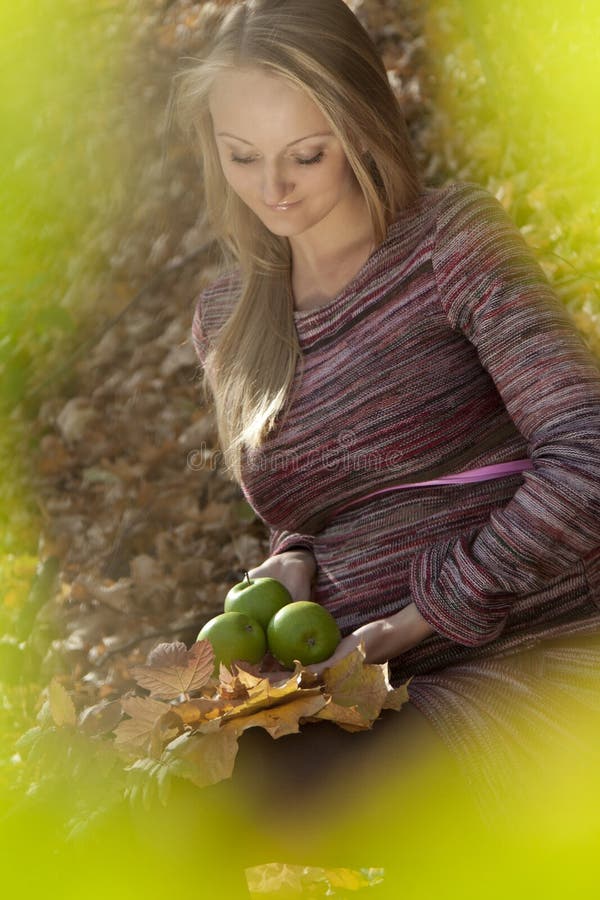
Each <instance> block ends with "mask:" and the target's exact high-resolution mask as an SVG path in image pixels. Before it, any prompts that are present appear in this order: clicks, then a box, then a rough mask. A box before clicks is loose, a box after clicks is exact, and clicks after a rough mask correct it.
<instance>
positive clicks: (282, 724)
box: [226, 692, 327, 738]
mask: <svg viewBox="0 0 600 900" xmlns="http://www.w3.org/2000/svg"><path fill="white" fill-rule="evenodd" d="M326 703H327V698H326V697H324V696H323V694H321V693H318V694H315V693H312V692H311V694H310V696H308V697H302V696H299V697H295V698H294V699H293V700H291V701H290V702H289V703H282V704H280V705H279V706H272V707H268V708H266V709H259V710H258V711H257V712H252V713H249V714H247V715H238V716H236V718H235V719H232V720H231V721H230V722H228V723H227V725H226V728H232V729H233V730H235V732H236V733H237V734H241V733H242V732H243V731H245V730H246V729H247V728H256V727H260V728H264V729H265V731H268V732H269V734H270V735H271V737H272V738H280V737H283V736H284V735H286V734H296V733H297V732H299V731H300V720H301V719H306V718H309V717H314V716H315V715H316V714H317V713H318V712H319V710H320V709H321V708H322V707H323V706H324V705H325V704H326Z"/></svg>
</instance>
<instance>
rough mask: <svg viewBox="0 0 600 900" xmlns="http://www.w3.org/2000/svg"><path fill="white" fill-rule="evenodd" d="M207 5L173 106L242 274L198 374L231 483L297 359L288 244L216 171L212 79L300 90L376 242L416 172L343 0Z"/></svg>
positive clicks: (415, 187)
mask: <svg viewBox="0 0 600 900" xmlns="http://www.w3.org/2000/svg"><path fill="white" fill-rule="evenodd" d="M209 6H210V10H208V14H209V18H210V28H209V40H208V41H207V43H208V47H207V49H206V51H205V52H204V51H203V52H201V54H200V58H194V60H193V64H192V65H191V66H189V67H187V68H185V69H183V70H181V71H180V72H178V73H177V75H176V76H175V82H176V85H175V87H176V90H175V92H174V109H175V114H176V117H177V120H178V122H179V124H180V126H181V127H182V129H183V130H184V132H185V133H186V134H187V136H188V137H189V138H190V139H191V141H192V144H193V146H194V147H195V149H196V150H197V152H198V155H199V157H200V160H201V166H202V173H203V181H204V192H205V202H206V214H207V218H208V221H209V223H210V225H211V227H212V229H213V232H214V235H215V238H216V240H217V242H218V245H219V246H220V248H221V251H222V257H223V263H224V267H228V266H231V264H232V263H233V264H235V265H236V266H237V267H238V268H239V273H240V276H241V293H240V295H239V297H238V298H237V299H235V303H232V312H231V314H230V315H229V317H228V319H227V321H226V322H225V323H224V325H223V327H222V328H221V329H220V330H219V333H218V336H217V337H216V339H215V340H214V343H213V345H212V346H211V349H210V352H209V354H208V357H207V359H206V361H205V375H204V388H205V392H206V394H207V396H208V395H209V393H210V395H212V398H213V400H214V407H215V414H216V421H217V429H218V434H219V442H220V444H221V449H222V451H223V457H224V462H225V466H226V469H227V473H228V475H229V476H230V477H232V478H233V479H234V480H235V481H237V482H238V483H241V479H242V454H243V452H244V449H256V448H258V447H260V446H261V444H262V443H263V442H264V440H265V438H266V436H267V435H268V433H269V432H270V431H271V430H272V429H273V428H274V426H275V423H276V419H277V418H278V416H279V414H280V413H282V412H284V408H285V405H286V401H287V400H289V399H290V398H289V394H290V388H291V385H292V383H293V380H294V377H295V373H296V368H297V365H298V364H300V366H301V367H302V364H303V360H302V354H301V350H300V346H299V343H298V338H297V334H296V330H295V325H294V309H293V296H292V288H291V275H290V273H291V250H290V245H289V240H288V239H287V238H286V237H280V236H279V235H275V234H273V233H272V232H271V231H269V230H268V229H267V227H266V226H265V225H264V224H263V223H262V222H261V221H260V219H259V218H258V217H257V216H256V215H255V214H254V212H252V210H250V209H249V208H248V207H247V206H246V205H245V204H244V203H243V202H242V201H241V200H240V199H239V197H238V196H237V194H236V193H235V192H234V191H233V190H232V189H231V187H230V186H229V183H228V182H227V180H226V179H225V176H224V175H223V171H222V168H221V164H220V160H219V155H218V150H217V146H216V143H215V140H214V134H213V127H212V119H211V115H210V110H209V96H210V92H211V88H212V86H213V82H214V80H215V78H216V77H217V76H218V75H219V74H220V73H222V72H223V71H230V70H231V69H238V68H248V67H253V68H258V69H260V70H261V71H263V72H265V73H266V74H271V75H277V76H280V77H283V78H284V79H287V80H288V82H290V83H291V84H292V85H294V86H296V87H300V88H301V89H302V90H304V91H305V92H306V94H307V95H308V97H309V98H310V99H311V100H312V101H313V102H314V103H315V105H316V106H317V107H318V108H319V109H320V111H321V112H322V114H323V115H324V116H325V118H326V119H327V120H328V122H329V125H330V127H331V130H332V131H333V132H334V134H335V135H336V137H337V138H338V139H339V141H340V142H341V144H342V146H343V149H344V152H345V154H346V157H347V159H348V162H349V164H350V166H351V168H352V170H353V172H354V175H355V176H356V179H357V181H358V184H359V186H360V188H361V190H362V193H363V196H364V198H365V200H366V203H367V206H368V210H369V214H370V216H371V220H372V223H373V230H374V234H375V242H376V245H377V246H378V245H379V244H380V243H381V242H382V241H383V240H385V237H386V234H387V229H388V227H389V225H390V224H391V223H392V222H393V221H394V220H395V219H396V218H397V216H398V213H399V211H400V210H401V209H402V208H403V207H406V206H408V205H409V204H410V203H411V202H412V201H413V200H414V199H415V197H416V196H417V194H418V192H419V190H420V188H421V178H420V174H419V170H418V166H417V163H416V160H415V157H414V154H413V149H412V146H411V144H410V139H409V136H408V130H407V127H406V123H405V121H404V117H403V114H402V111H401V108H400V105H399V102H398V100H397V98H396V96H395V94H394V92H393V90H392V88H391V87H390V84H389V81H388V78H387V72H386V70H385V67H384V64H383V62H382V60H381V58H380V56H379V54H378V53H377V50H376V48H375V45H374V44H373V42H372V40H371V38H370V37H369V35H368V33H367V32H366V31H365V29H364V28H363V26H362V25H361V24H360V22H359V21H358V19H357V18H356V16H355V15H354V14H353V13H352V12H351V10H350V9H349V8H348V6H347V5H346V3H345V2H344V0H247V2H241V3H236V4H234V5H233V6H229V7H228V8H223V7H222V6H216V4H209ZM361 148H366V151H367V152H366V153H365V151H364V149H362V150H361ZM209 369H210V391H207V385H208V377H207V372H208V370H209Z"/></svg>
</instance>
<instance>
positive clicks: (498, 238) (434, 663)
mask: <svg viewBox="0 0 600 900" xmlns="http://www.w3.org/2000/svg"><path fill="white" fill-rule="evenodd" d="M221 16H222V21H221V22H220V24H219V27H218V28H216V29H215V33H214V35H213V36H212V40H211V47H210V50H209V51H208V52H207V53H206V55H205V57H204V58H203V59H201V60H199V61H198V62H197V63H195V64H194V65H193V66H192V67H191V68H189V69H188V70H187V71H186V72H184V73H182V75H181V80H180V83H179V90H178V97H177V100H178V110H179V115H180V119H181V121H182V122H183V123H184V125H187V127H188V128H189V129H190V132H191V133H192V134H193V135H194V137H195V139H196V140H197V144H198V148H199V152H200V156H201V159H202V165H203V174H204V187H205V191H206V204H207V211H208V215H209V218H210V221H211V223H212V226H213V229H214V232H215V234H216V236H217V237H218V238H219V239H220V242H221V245H222V247H223V251H224V259H225V266H224V271H223V273H222V274H221V275H220V277H218V278H217V280H216V281H215V282H214V283H213V284H211V285H210V286H209V287H208V288H207V289H206V290H204V291H203V293H202V295H201V296H200V298H199V299H198V302H197V305H196V309H195V315H194V320H193V329H192V334H193V340H194V345H195V347H196V350H197V353H198V356H199V359H200V361H201V363H202V364H203V367H204V371H205V374H206V384H207V387H208V388H209V389H210V394H211V395H212V397H213V400H214V405H215V412H216V417H217V424H218V430H219V437H220V442H221V446H222V449H223V451H224V458H225V462H226V464H227V466H228V471H229V473H230V475H231V476H232V477H233V478H234V479H235V480H236V481H237V482H238V483H239V484H240V485H241V487H242V489H243V491H244V494H245V496H246V498H247V499H248V501H249V503H250V504H251V505H252V507H253V508H254V509H255V510H256V512H257V513H258V515H259V516H260V517H261V518H262V519H263V520H264V522H265V523H266V524H267V525H268V526H269V528H270V534H271V545H270V555H269V558H268V559H266V560H265V561H264V562H263V563H262V564H261V565H260V566H258V567H257V568H255V569H253V570H251V572H250V575H251V577H257V576H264V575H269V576H271V577H274V578H277V579H279V580H280V581H282V582H283V583H284V584H286V585H287V587H288V588H289V590H290V591H291V593H292V596H293V598H294V599H296V600H298V599H302V598H307V597H309V596H311V591H312V598H313V599H314V600H316V601H318V602H319V603H322V604H323V605H324V606H326V607H327V608H328V609H330V610H331V612H332V613H333V615H334V616H335V618H336V619H337V621H338V624H339V625H340V628H341V630H342V634H343V635H344V639H343V641H342V643H341V645H340V647H339V648H338V650H337V651H336V653H335V655H334V658H335V659H338V658H340V657H341V656H343V655H344V654H346V653H348V652H350V650H352V649H353V648H354V647H355V646H356V645H357V643H358V642H363V644H364V646H365V651H366V659H367V662H383V661H385V660H389V663H390V672H391V675H392V680H393V681H394V682H395V683H401V682H403V681H406V680H407V679H408V678H410V677H412V680H411V682H410V685H409V696H410V704H407V708H405V709H403V710H402V711H401V713H400V714H399V715H397V716H396V719H397V721H398V722H399V723H400V722H402V723H406V726H404V724H403V728H404V730H405V731H407V732H411V733H418V734H419V735H420V737H419V739H418V742H420V741H421V739H422V740H423V742H425V736H426V735H429V734H434V735H436V736H437V739H438V741H439V739H441V742H442V744H443V745H444V746H446V747H447V748H449V749H450V750H451V751H452V754H453V758H455V759H456V760H457V762H458V764H459V766H460V767H461V771H462V772H463V774H465V775H466V776H467V778H469V779H473V778H475V773H476V772H479V775H480V776H481V778H479V780H478V785H477V787H478V789H482V788H483V787H485V788H486V789H491V790H492V791H496V792H498V793H499V792H501V791H502V790H504V787H505V785H506V784H507V783H509V782H512V781H513V780H514V776H515V772H514V766H515V764H516V760H517V759H521V758H523V759H524V758H525V757H526V756H527V755H528V754H529V755H530V754H531V753H533V752H537V751H533V750H532V747H533V746H534V742H535V740H536V739H537V738H539V737H540V736H541V741H542V744H541V746H545V745H546V744H547V743H548V742H549V741H551V739H552V736H558V739H559V740H561V741H562V740H563V739H565V735H568V734H569V728H570V725H569V722H568V715H569V710H570V709H571V708H572V706H573V702H574V701H572V700H571V697H572V696H575V695H577V697H578V699H579V700H583V699H584V698H585V691H586V690H587V691H589V690H590V689H591V690H592V694H593V696H596V695H595V693H594V692H595V691H596V687H597V682H596V681H595V680H594V675H595V672H596V671H597V663H598V662H600V609H599V605H600V516H599V514H598V513H599V509H600V440H599V437H598V436H599V434H600V373H599V370H598V366H597V363H596V362H595V360H594V359H593V358H592V357H591V356H590V354H589V353H588V351H587V350H586V348H585V346H584V344H583V342H582V340H581V338H580V336H579V335H578V333H577V332H576V330H575V328H574V327H573V325H572V324H571V322H570V320H569V318H568V316H567V315H566V313H565V311H564V309H563V307H562V305H561V304H560V303H559V301H558V300H557V299H556V297H555V296H554V295H553V293H552V291H551V289H550V287H549V285H548V283H547V281H546V279H545V277H544V275H543V273H542V271H541V269H540V267H539V266H538V264H537V263H536V262H535V260H534V258H533V256H532V254H531V252H530V251H529V249H528V248H527V245H526V244H525V242H524V240H523V238H522V237H521V234H520V232H519V231H518V229H517V228H516V227H515V226H514V225H513V223H512V222H511V221H510V219H509V217H508V216H507V215H506V213H505V212H504V210H503V209H502V207H501V205H500V204H499V203H498V202H497V201H496V200H495V199H494V198H493V197H492V196H490V195H489V194H488V193H487V192H486V191H485V190H483V189H482V188H480V187H478V186H476V185H473V184H463V183H456V184H451V185H448V186H446V187H443V188H438V189H432V188H426V187H424V185H423V183H422V180H421V177H420V174H419V171H418V168H417V165H416V163H415V158H414V156H413V152H412V149H411V146H410V142H409V139H408V136H407V131H406V127H405V124H404V121H403V118H402V114H401V111H400V109H399V106H398V102H397V100H396V98H395V96H394V94H393V92H392V90H391V88H390V86H389V83H388V80H387V76H386V72H385V69H384V66H383V64H382V62H381V60H380V58H379V56H378V54H377V52H376V49H375V47H374V45H373V44H372V42H371V40H370V38H369V37H368V35H367V34H366V32H365V31H364V29H363V28H362V26H361V25H360V23H359V22H358V20H357V19H356V17H355V16H354V15H353V14H352V13H351V11H350V10H349V9H348V7H347V6H346V4H345V3H344V2H343V0H256V2H248V3H240V4H236V5H235V6H234V7H233V8H232V9H230V10H229V11H227V12H226V13H225V12H222V13H221ZM331 661H332V660H327V661H326V662H325V663H324V664H323V665H322V666H320V667H315V671H321V670H322V669H323V667H324V666H326V665H328V664H330V663H331ZM584 666H588V667H589V673H588V678H587V680H585V684H583V683H581V684H580V685H579V687H580V693H579V694H577V691H578V688H577V687H576V686H575V682H574V680H573V679H572V678H571V677H570V676H571V675H572V674H574V673H577V675H578V677H579V678H580V676H581V672H582V671H583V668H582V667H584ZM542 672H543V676H544V677H543V678H541V677H540V674H541V673H542ZM542 720H543V721H545V723H546V727H545V728H544V730H543V732H541V733H539V734H538V732H539V729H538V727H537V724H536V723H537V722H538V721H539V722H541V721H542ZM431 726H433V730H432V729H431ZM319 727H320V726H319ZM318 730H319V729H317V728H313V729H308V728H307V729H306V731H307V732H309V731H312V732H314V733H316V732H317V731H318ZM261 740H262V739H261ZM269 740H270V739H269V738H267V740H266V743H268V741H269ZM303 740H304V738H303ZM311 740H315V741H317V740H318V739H317V737H306V739H305V741H306V747H309V745H310V741H311ZM342 740H345V741H346V743H347V744H351V743H352V741H353V740H355V736H354V735H352V736H350V737H348V736H347V735H345V734H343V737H342V738H340V741H342ZM532 742H533V743H532ZM263 743H265V742H263ZM266 743H265V746H266ZM271 744H273V745H274V747H277V749H274V751H273V752H274V753H283V752H285V749H284V747H285V740H284V741H278V742H272V741H271ZM294 746H297V747H300V744H299V743H298V742H297V743H296V744H294ZM263 749H264V747H263ZM299 752H300V751H299ZM303 752H305V757H306V755H307V754H308V755H310V750H309V749H308V750H306V751H303ZM316 752H319V753H320V754H323V748H320V749H319V751H316ZM516 753H521V754H522V756H515V754H516Z"/></svg>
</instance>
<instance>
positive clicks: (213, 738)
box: [162, 728, 238, 787]
mask: <svg viewBox="0 0 600 900" xmlns="http://www.w3.org/2000/svg"><path fill="white" fill-rule="evenodd" d="M237 752H238V741H237V735H236V733H235V732H234V731H232V730H228V729H225V728H222V729H220V730H219V731H217V732H215V733H214V734H197V733H189V732H186V733H185V734H182V735H180V736H179V737H177V738H175V740H173V741H171V742H170V743H169V744H167V746H166V747H165V749H164V752H163V756H162V759H163V760H164V761H167V762H168V763H169V766H170V768H171V770H172V772H173V773H174V774H176V775H179V776H181V777H183V778H188V779H189V780H190V781H192V782H193V783H194V784H195V785H196V786H197V787H206V786H207V785H209V784H216V782H218V781H222V780H223V779H224V778H230V777H231V775H232V773H233V766H234V763H235V758H236V756H237Z"/></svg>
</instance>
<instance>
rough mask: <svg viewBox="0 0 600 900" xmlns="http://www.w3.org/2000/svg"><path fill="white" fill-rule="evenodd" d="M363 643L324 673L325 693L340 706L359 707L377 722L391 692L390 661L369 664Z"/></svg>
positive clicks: (368, 718) (371, 719)
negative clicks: (366, 660)
mask: <svg viewBox="0 0 600 900" xmlns="http://www.w3.org/2000/svg"><path fill="white" fill-rule="evenodd" d="M364 660H365V652H364V648H363V646H362V644H361V645H360V646H358V647H357V648H356V650H353V651H352V653H349V654H348V655H347V656H345V657H343V659H341V660H340V661H339V662H337V663H335V665H333V666H332V667H331V668H330V669H325V671H324V673H323V686H324V690H325V693H327V694H329V695H330V696H331V698H332V700H333V702H334V703H337V704H339V705H340V706H355V707H356V708H357V709H358V711H359V713H360V714H361V716H362V717H363V718H364V719H367V720H368V721H370V722H374V721H375V719H377V717H378V716H379V714H380V712H381V708H382V706H383V703H384V702H385V699H386V697H387V695H388V693H389V680H388V676H387V671H388V667H387V663H383V664H371V663H369V664H366V663H365V661H364Z"/></svg>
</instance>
